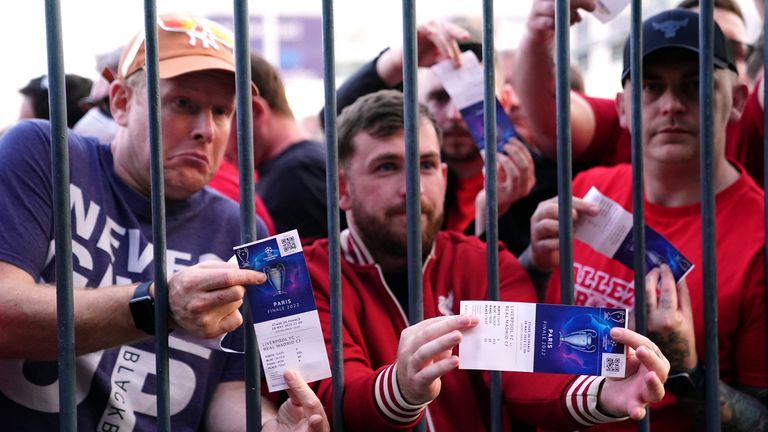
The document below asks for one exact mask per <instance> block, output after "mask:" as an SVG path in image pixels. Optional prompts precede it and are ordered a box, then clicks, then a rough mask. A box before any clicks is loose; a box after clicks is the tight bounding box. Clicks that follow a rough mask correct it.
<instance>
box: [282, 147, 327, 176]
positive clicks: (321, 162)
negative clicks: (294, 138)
mask: <svg viewBox="0 0 768 432" xmlns="http://www.w3.org/2000/svg"><path fill="white" fill-rule="evenodd" d="M273 164H276V165H277V164H279V165H281V166H282V167H283V168H285V167H286V166H300V167H320V168H323V169H325V146H323V144H321V143H319V142H317V141H311V140H304V141H299V142H297V143H294V144H292V145H291V146H290V147H288V148H287V149H285V151H284V152H282V153H281V154H279V155H278V156H277V157H276V158H275V159H274V161H273Z"/></svg>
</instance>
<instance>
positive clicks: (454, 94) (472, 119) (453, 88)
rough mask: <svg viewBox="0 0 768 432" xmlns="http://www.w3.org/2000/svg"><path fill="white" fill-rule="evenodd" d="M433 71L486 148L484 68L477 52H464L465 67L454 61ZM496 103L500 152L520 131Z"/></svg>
mask: <svg viewBox="0 0 768 432" xmlns="http://www.w3.org/2000/svg"><path fill="white" fill-rule="evenodd" d="M432 70H433V71H434V72H435V74H436V75H437V76H438V77H439V78H440V81H441V82H442V83H443V87H445V91H447V92H448V95H450V96H451V101H452V102H453V103H454V104H455V105H456V108H458V109H459V111H460V112H461V118H462V119H463V120H464V123H466V124H467V128H468V129H469V133H470V134H472V139H473V140H474V141H475V145H477V148H478V149H479V150H480V151H483V150H485V147H486V144H485V119H484V108H483V103H484V99H483V96H484V94H483V91H484V90H483V89H484V87H483V82H484V78H485V77H484V75H483V68H482V65H480V62H479V61H478V60H477V57H476V56H475V53H473V52H472V51H465V52H463V53H461V67H460V68H458V69H457V68H455V67H454V65H453V63H452V62H451V61H450V60H443V61H442V62H440V63H438V64H436V65H434V66H432ZM495 102H496V145H495V147H496V151H498V152H503V150H504V145H505V144H506V143H507V142H509V140H510V138H518V139H519V137H518V135H517V131H516V130H515V127H514V126H513V125H512V122H511V121H510V120H509V117H507V113H506V112H504V108H503V107H502V106H501V103H499V100H498V99H495Z"/></svg>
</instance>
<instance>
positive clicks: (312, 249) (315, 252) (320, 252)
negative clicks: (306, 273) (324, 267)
mask: <svg viewBox="0 0 768 432" xmlns="http://www.w3.org/2000/svg"><path fill="white" fill-rule="evenodd" d="M303 249H304V259H305V260H306V261H307V263H310V262H315V261H325V260H327V257H328V239H319V240H317V241H315V242H313V243H312V244H311V245H309V246H304V247H303ZM342 261H343V260H342Z"/></svg>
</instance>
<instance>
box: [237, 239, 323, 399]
mask: <svg viewBox="0 0 768 432" xmlns="http://www.w3.org/2000/svg"><path fill="white" fill-rule="evenodd" d="M235 256H236V257H237V262H238V264H239V266H240V268H243V269H252V270H256V271H260V272H263V273H264V274H265V275H266V277H267V281H266V282H265V283H263V284H261V285H249V286H247V287H246V289H247V291H246V293H247V297H248V304H249V306H250V311H251V315H252V317H253V322H254V330H255V331H256V339H257V341H258V343H259V353H260V355H261V361H262V363H263V365H264V372H265V375H266V377H267V384H268V385H269V390H270V391H277V390H283V389H285V388H286V385H285V382H284V380H283V372H284V371H285V370H286V369H288V368H292V369H296V370H297V371H298V372H299V373H300V374H301V375H302V376H303V377H304V379H305V380H306V381H307V382H311V381H316V380H319V379H323V378H327V377H329V376H331V371H330V366H329V363H328V356H327V352H326V349H325V341H324V339H323V333H322V330H321V328H320V319H319V318H318V315H317V306H316V305H315V298H314V296H313V293H312V284H311V283H310V279H309V272H308V271H307V263H306V261H305V260H304V252H303V249H302V246H301V241H300V239H299V234H298V232H297V231H296V230H293V231H288V232H285V233H282V234H278V235H276V236H273V237H269V238H266V239H263V240H258V241H256V242H253V243H249V244H246V245H242V246H238V247H236V248H235Z"/></svg>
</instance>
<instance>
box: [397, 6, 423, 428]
mask: <svg viewBox="0 0 768 432" xmlns="http://www.w3.org/2000/svg"><path fill="white" fill-rule="evenodd" d="M416 42H417V41H416V2H415V0H403V98H404V102H403V103H404V106H403V112H404V116H405V166H406V168H405V173H406V174H405V184H406V186H405V189H406V193H405V194H406V209H405V212H406V216H407V224H408V321H409V322H410V324H411V325H413V324H416V323H417V322H419V321H421V320H423V319H424V292H423V288H422V274H421V266H422V250H421V192H420V191H421V185H420V183H421V181H420V180H421V179H420V177H419V174H420V173H421V170H420V169H419V165H420V163H419V123H420V121H421V119H420V118H419V108H418V100H417V99H416V95H417V94H418V83H417V81H416V79H417V71H416V68H417V65H418V63H417V61H416V55H417V52H416V50H417V48H416ZM423 419H424V418H422V421H421V422H419V424H418V425H416V428H415V430H416V431H424V430H426V422H425V421H424V420H423Z"/></svg>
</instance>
